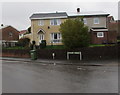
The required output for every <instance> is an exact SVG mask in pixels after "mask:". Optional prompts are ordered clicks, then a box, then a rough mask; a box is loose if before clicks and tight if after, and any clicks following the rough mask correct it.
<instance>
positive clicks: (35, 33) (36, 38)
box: [31, 19, 66, 45]
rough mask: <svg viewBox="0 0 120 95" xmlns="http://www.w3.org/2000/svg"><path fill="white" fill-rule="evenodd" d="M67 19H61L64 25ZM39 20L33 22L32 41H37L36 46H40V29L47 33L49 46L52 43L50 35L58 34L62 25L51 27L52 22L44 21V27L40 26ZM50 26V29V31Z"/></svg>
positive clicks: (46, 38)
mask: <svg viewBox="0 0 120 95" xmlns="http://www.w3.org/2000/svg"><path fill="white" fill-rule="evenodd" d="M65 20H66V19H61V23H63V22H64V21H65ZM38 23H39V20H32V21H31V33H32V36H31V37H32V40H34V41H36V45H39V35H38V32H39V30H40V29H42V30H44V32H45V34H44V35H45V40H46V43H47V45H51V43H50V34H51V33H58V32H60V31H59V28H60V25H50V20H49V19H47V20H44V26H39V25H38ZM48 26H49V27H50V28H49V29H48ZM54 45H62V43H54Z"/></svg>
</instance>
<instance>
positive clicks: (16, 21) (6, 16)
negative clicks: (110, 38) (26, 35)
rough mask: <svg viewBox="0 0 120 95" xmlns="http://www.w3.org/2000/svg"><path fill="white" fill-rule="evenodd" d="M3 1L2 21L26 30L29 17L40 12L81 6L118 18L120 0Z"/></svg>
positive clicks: (71, 9) (84, 10)
mask: <svg viewBox="0 0 120 95" xmlns="http://www.w3.org/2000/svg"><path fill="white" fill-rule="evenodd" d="M73 1H74V0H72V1H71V2H63V1H62V2H4V3H3V2H2V4H1V3H0V7H1V6H2V22H1V23H3V24H4V25H11V26H13V27H15V28H16V29H17V30H24V29H27V28H28V27H29V26H30V19H29V17H30V16H31V15H32V14H33V13H36V12H37V13H38V12H56V11H58V12H59V11H65V12H76V9H77V8H78V7H79V8H80V9H81V11H82V12H86V11H104V12H107V13H109V14H110V15H112V16H114V18H115V19H116V20H117V19H118V1H117V0H116V1H115V2H109V1H107V2H95V1H92V2H78V1H74V2H73ZM0 9H1V8H0Z"/></svg>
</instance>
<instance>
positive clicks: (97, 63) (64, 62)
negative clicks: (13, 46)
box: [0, 57, 118, 66]
mask: <svg viewBox="0 0 120 95" xmlns="http://www.w3.org/2000/svg"><path fill="white" fill-rule="evenodd" d="M0 60H11V61H21V62H32V63H44V64H59V65H81V66H101V65H107V64H109V65H110V64H111V65H117V64H118V60H101V61H100V60H99V61H79V60H51V59H37V60H31V59H30V58H10V57H0Z"/></svg>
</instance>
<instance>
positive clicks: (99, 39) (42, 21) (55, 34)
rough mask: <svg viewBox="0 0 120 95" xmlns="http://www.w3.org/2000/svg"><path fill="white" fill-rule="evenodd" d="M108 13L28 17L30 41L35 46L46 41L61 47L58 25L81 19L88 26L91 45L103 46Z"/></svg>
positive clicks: (105, 38) (106, 34) (43, 14)
mask: <svg viewBox="0 0 120 95" xmlns="http://www.w3.org/2000/svg"><path fill="white" fill-rule="evenodd" d="M108 16H109V14H108V13H105V12H81V11H80V8H78V9H77V12H71V13H66V12H56V13H37V14H33V15H32V16H31V17H30V20H31V41H33V40H34V41H35V42H36V45H39V44H40V43H41V40H46V43H47V45H51V44H52V45H62V44H63V43H62V41H61V40H62V36H61V33H60V31H59V28H60V24H61V23H63V22H64V21H66V20H67V19H68V18H69V19H74V18H77V17H83V22H84V24H85V25H86V26H88V28H89V30H88V32H89V33H90V35H91V43H92V44H103V43H108V42H109V38H110V37H109V36H108V35H109V30H108V26H107V17H108Z"/></svg>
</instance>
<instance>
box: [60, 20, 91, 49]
mask: <svg viewBox="0 0 120 95" xmlns="http://www.w3.org/2000/svg"><path fill="white" fill-rule="evenodd" d="M60 31H61V34H62V42H63V43H64V45H65V46H66V47H67V48H80V47H86V46H88V45H89V42H90V36H89V33H88V27H87V26H85V25H84V23H83V21H82V18H76V19H74V20H73V19H68V20H66V21H65V22H64V23H62V24H61V25H60Z"/></svg>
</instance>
